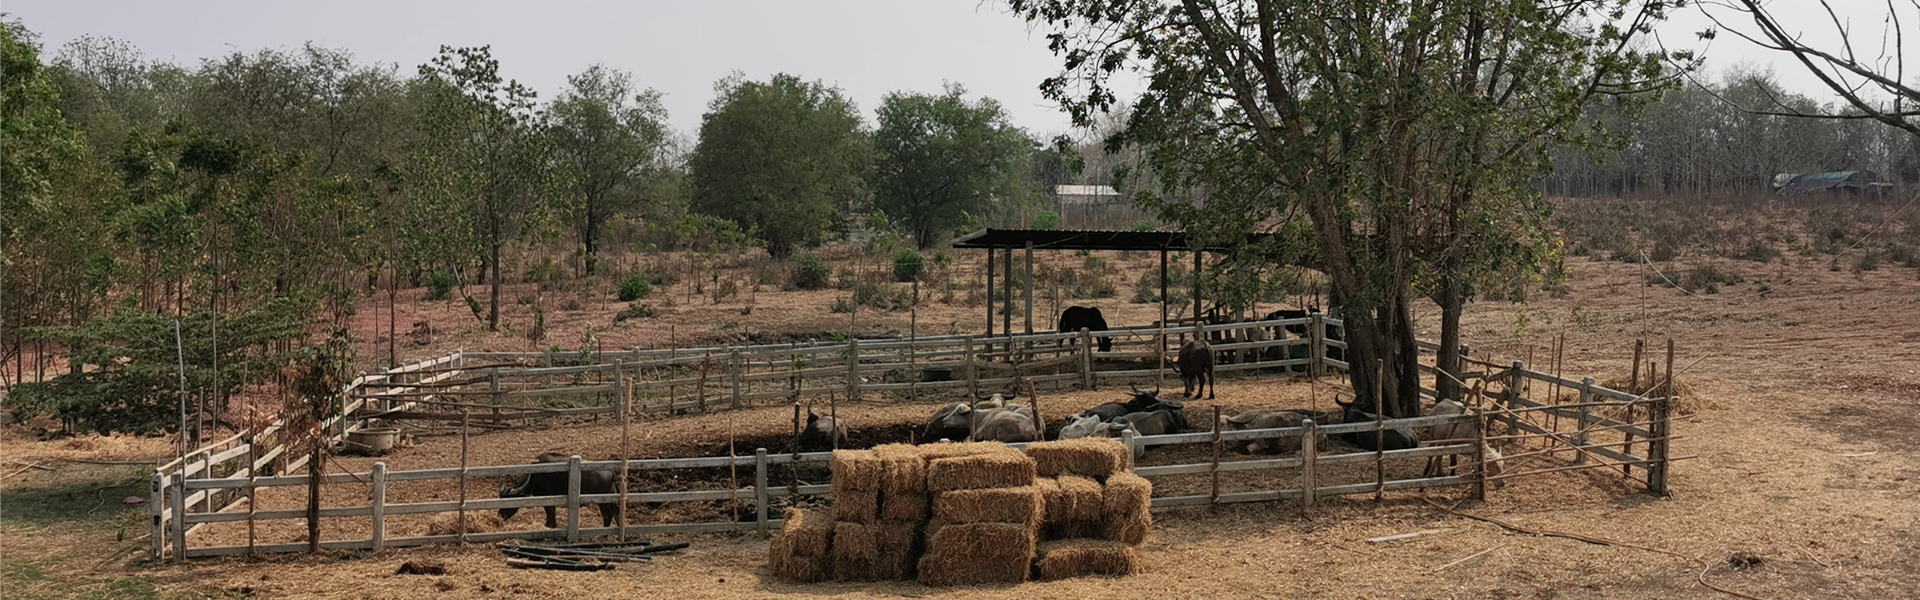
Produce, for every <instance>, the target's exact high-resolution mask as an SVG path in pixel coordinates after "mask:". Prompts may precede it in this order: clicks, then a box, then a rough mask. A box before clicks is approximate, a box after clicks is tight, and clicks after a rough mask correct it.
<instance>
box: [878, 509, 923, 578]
mask: <svg viewBox="0 0 1920 600" xmlns="http://www.w3.org/2000/svg"><path fill="white" fill-rule="evenodd" d="M874 529H875V531H876V534H875V538H874V539H875V541H876V542H877V543H878V545H879V547H880V558H879V560H878V561H877V562H875V563H874V570H873V578H874V579H875V580H879V581H908V580H911V579H913V563H914V562H915V561H916V560H917V559H918V558H919V557H920V548H919V546H920V523H918V522H911V523H903V522H893V521H883V522H881V523H880V524H879V525H877V526H875V527H874Z"/></svg>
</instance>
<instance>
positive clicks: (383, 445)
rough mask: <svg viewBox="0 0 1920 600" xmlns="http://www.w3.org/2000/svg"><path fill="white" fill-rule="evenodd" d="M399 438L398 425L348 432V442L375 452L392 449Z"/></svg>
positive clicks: (361, 448) (364, 449)
mask: <svg viewBox="0 0 1920 600" xmlns="http://www.w3.org/2000/svg"><path fill="white" fill-rule="evenodd" d="M399 438H400V428H398V427H368V428H365V429H357V430H354V431H349V432H347V444H349V445H352V446H355V447H357V448H359V449H360V450H363V451H366V452H371V453H375V454H379V453H385V452H386V451H388V450H392V449H393V443H394V441H395V440H397V439H399Z"/></svg>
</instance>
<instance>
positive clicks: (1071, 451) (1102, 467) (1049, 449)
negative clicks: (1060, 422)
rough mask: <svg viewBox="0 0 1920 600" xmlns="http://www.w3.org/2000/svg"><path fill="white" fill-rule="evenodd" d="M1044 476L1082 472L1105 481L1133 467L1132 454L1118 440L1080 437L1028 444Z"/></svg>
mask: <svg viewBox="0 0 1920 600" xmlns="http://www.w3.org/2000/svg"><path fill="white" fill-rule="evenodd" d="M1026 452H1027V456H1031V457H1033V462H1034V463H1035V465H1036V467H1037V468H1038V471H1039V474H1040V476H1041V477H1058V476H1060V475H1079V476H1082V477H1092V478H1094V479H1100V480H1104V479H1106V478H1107V476H1108V475H1111V474H1114V473H1117V472H1121V471H1126V470H1127V469H1130V468H1132V454H1131V453H1129V452H1127V447H1126V446H1125V445H1122V444H1121V443H1120V442H1119V441H1117V440H1112V439H1106V438H1080V439H1073V440H1060V441H1057V442H1036V443H1033V444H1029V445H1027V450H1026Z"/></svg>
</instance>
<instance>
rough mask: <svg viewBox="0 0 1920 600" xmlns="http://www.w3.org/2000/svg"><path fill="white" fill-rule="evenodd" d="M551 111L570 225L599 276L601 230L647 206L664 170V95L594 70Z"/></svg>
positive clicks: (573, 83)
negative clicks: (615, 217) (618, 217)
mask: <svg viewBox="0 0 1920 600" xmlns="http://www.w3.org/2000/svg"><path fill="white" fill-rule="evenodd" d="M547 112H548V117H549V119H550V127H549V129H548V131H549V132H550V134H551V135H552V136H553V145H554V150H555V152H556V153H557V154H558V155H559V157H560V164H561V165H563V168H564V169H565V170H566V171H567V173H568V177H567V178H566V179H567V181H568V192H569V198H568V207H567V208H568V211H569V212H570V213H571V218H570V219H569V220H570V225H572V226H573V227H574V228H575V231H576V232H577V233H578V234H579V236H580V244H581V253H582V257H583V259H584V260H585V268H586V272H587V274H592V273H594V272H595V265H596V263H597V261H598V260H599V255H600V238H601V235H600V230H601V227H603V226H604V225H605V224H606V222H607V219H608V218H610V217H612V216H613V215H615V214H619V213H622V212H624V211H626V210H628V209H631V208H633V207H635V206H637V205H638V204H639V203H640V202H642V201H644V200H645V199H646V198H645V196H646V194H647V193H648V192H649V191H651V187H652V186H649V185H648V183H649V181H648V180H649V179H653V178H656V177H657V176H658V174H659V172H660V171H662V170H663V169H664V168H665V154H666V145H667V142H668V134H669V131H668V129H667V123H666V120H667V109H666V107H665V106H663V105H661V103H660V93H659V92H656V91H653V90H651V89H647V90H636V89H634V85H633V78H632V77H631V76H629V75H627V74H626V73H623V72H620V71H617V70H613V69H608V68H607V67H605V66H602V65H594V66H592V67H588V68H587V70H585V71H581V72H580V73H579V74H578V75H573V76H571V77H568V78H567V89H566V90H565V91H563V92H561V93H560V97H559V98H557V99H555V100H554V102H553V104H552V105H551V106H550V107H548V109H547Z"/></svg>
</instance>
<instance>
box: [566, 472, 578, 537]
mask: <svg viewBox="0 0 1920 600" xmlns="http://www.w3.org/2000/svg"><path fill="white" fill-rule="evenodd" d="M567 541H569V542H578V541H580V455H578V454H575V455H573V456H570V457H567Z"/></svg>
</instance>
